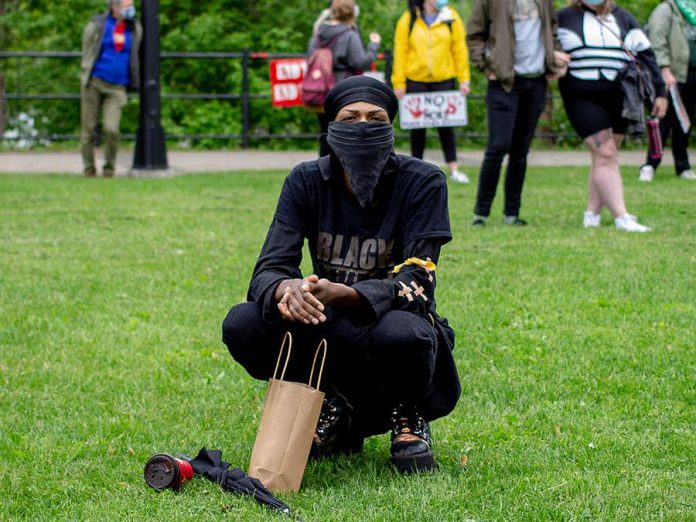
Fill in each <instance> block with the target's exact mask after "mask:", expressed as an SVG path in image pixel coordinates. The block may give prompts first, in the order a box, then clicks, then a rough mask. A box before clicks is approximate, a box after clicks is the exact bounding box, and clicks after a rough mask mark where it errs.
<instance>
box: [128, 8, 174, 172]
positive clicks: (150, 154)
mask: <svg viewBox="0 0 696 522" xmlns="http://www.w3.org/2000/svg"><path fill="white" fill-rule="evenodd" d="M140 5H141V7H142V21H143V22H142V23H143V40H142V44H141V45H142V49H141V51H142V52H141V56H142V63H141V64H140V69H141V71H140V125H138V132H137V135H136V140H135V154H134V155H133V168H132V169H131V170H130V175H131V176H148V177H164V176H169V175H171V171H170V170H169V164H168V162H167V148H166V144H165V141H164V130H163V129H162V119H161V115H160V80H159V76H160V67H159V65H160V47H159V0H142V1H141V3H140Z"/></svg>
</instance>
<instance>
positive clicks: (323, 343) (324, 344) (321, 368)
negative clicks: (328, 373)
mask: <svg viewBox="0 0 696 522" xmlns="http://www.w3.org/2000/svg"><path fill="white" fill-rule="evenodd" d="M327 346H328V343H327V342H326V339H322V340H321V341H319V345H318V346H317V350H316V351H315V352H314V361H312V371H311V372H310V374H309V382H308V383H307V384H309V386H312V378H313V377H314V368H315V367H316V366H317V357H319V351H320V350H322V351H323V352H324V353H323V355H322V358H321V366H319V376H318V377H317V385H316V386H312V387H313V388H315V389H317V390H318V389H319V385H320V384H321V374H322V373H324V363H325V362H326V349H327Z"/></svg>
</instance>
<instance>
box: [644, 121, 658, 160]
mask: <svg viewBox="0 0 696 522" xmlns="http://www.w3.org/2000/svg"><path fill="white" fill-rule="evenodd" d="M646 127H647V132H648V154H649V155H650V158H651V159H654V160H657V159H661V158H662V136H660V122H659V120H658V119H657V118H648V121H647V122H646Z"/></svg>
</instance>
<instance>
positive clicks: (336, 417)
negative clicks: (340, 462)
mask: <svg viewBox="0 0 696 522" xmlns="http://www.w3.org/2000/svg"><path fill="white" fill-rule="evenodd" d="M350 426H351V416H350V411H349V407H348V405H347V404H346V402H345V401H344V400H343V399H341V398H340V397H331V398H328V399H324V404H323V405H322V407H321V414H320V415H319V422H318V423H317V429H316V431H315V433H314V440H313V441H312V449H311V450H310V453H309V456H310V457H311V458H315V459H320V458H326V457H333V456H335V455H352V454H353V453H359V452H361V451H362V449H363V442H364V440H365V439H364V437H359V436H356V435H355V434H352V433H350V432H349V431H348V430H349V429H350Z"/></svg>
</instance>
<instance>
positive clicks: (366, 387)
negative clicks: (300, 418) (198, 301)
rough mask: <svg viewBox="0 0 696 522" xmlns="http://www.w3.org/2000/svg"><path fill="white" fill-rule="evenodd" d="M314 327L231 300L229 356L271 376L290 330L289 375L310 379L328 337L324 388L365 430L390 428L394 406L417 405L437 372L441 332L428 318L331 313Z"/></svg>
mask: <svg viewBox="0 0 696 522" xmlns="http://www.w3.org/2000/svg"><path fill="white" fill-rule="evenodd" d="M327 318H328V320H327V322H326V323H324V324H322V325H318V326H314V325H304V324H300V323H291V322H287V321H282V320H281V321H279V322H277V323H275V324H268V323H266V322H264V321H263V319H262V317H261V307H260V306H259V305H257V304H256V303H242V304H239V305H236V306H234V307H233V308H232V309H231V310H230V312H229V313H228V314H227V317H226V318H225V320H224V322H223V324H222V340H223V342H224V343H225V344H226V345H227V348H228V349H229V351H230V354H231V355H232V357H234V359H235V360H236V361H237V362H238V363H239V364H241V365H242V366H243V367H244V369H245V370H246V371H247V372H248V373H249V375H251V376H252V377H254V378H255V379H264V380H265V379H268V378H269V377H272V376H273V370H274V369H275V365H276V361H277V358H278V351H279V349H280V344H281V342H282V339H283V336H284V334H285V332H286V331H290V332H291V333H292V335H293V345H292V356H291V358H290V362H289V364H288V368H287V372H286V374H285V379H286V380H291V381H296V382H305V383H306V382H308V379H309V372H310V368H311V365H312V359H313V357H314V352H315V349H316V347H317V345H318V344H319V342H320V341H321V339H322V338H325V339H326V340H327V342H328V352H327V353H328V356H327V363H326V366H325V368H324V376H323V377H322V382H321V389H322V391H325V392H326V393H327V395H329V396H331V395H341V396H342V397H344V398H345V399H346V400H347V401H348V403H349V404H350V405H351V407H352V408H353V429H354V430H356V432H359V433H360V434H362V435H368V434H372V433H377V432H379V428H378V429H376V428H375V426H379V427H380V428H381V430H382V431H386V430H387V429H388V422H389V415H390V411H391V408H393V407H394V406H395V405H396V404H397V403H398V402H404V403H408V404H413V405H416V406H417V405H418V402H419V400H420V399H422V398H423V397H424V396H425V394H426V392H427V390H428V388H429V386H430V384H431V381H432V378H433V372H434V370H435V357H436V354H437V336H436V333H435V330H434V328H433V326H432V325H431V323H430V322H429V320H428V319H425V318H423V317H421V316H418V315H415V314H413V313H410V312H403V311H390V312H387V313H386V314H385V315H384V316H383V317H382V318H381V319H380V320H379V321H377V322H376V323H370V322H369V321H366V320H363V319H360V318H359V317H357V316H354V315H348V314H342V313H332V310H331V308H330V307H329V308H327Z"/></svg>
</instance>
